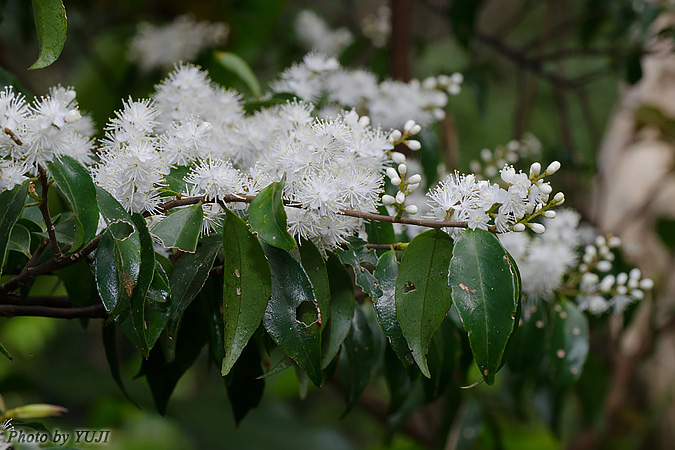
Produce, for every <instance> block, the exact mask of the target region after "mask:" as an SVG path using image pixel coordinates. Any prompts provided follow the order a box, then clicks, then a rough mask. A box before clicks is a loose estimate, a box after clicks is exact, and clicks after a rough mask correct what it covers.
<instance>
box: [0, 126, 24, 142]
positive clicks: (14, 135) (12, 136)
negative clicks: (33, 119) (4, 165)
mask: <svg viewBox="0 0 675 450" xmlns="http://www.w3.org/2000/svg"><path fill="white" fill-rule="evenodd" d="M2 131H4V132H5V134H6V135H7V136H9V137H10V139H12V140H13V141H14V143H15V144H16V145H23V142H21V139H19V136H17V135H16V134H14V132H13V131H12V130H10V129H9V128H5V129H4V130H2Z"/></svg>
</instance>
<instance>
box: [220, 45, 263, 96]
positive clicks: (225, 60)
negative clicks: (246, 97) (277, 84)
mask: <svg viewBox="0 0 675 450" xmlns="http://www.w3.org/2000/svg"><path fill="white" fill-rule="evenodd" d="M216 61H218V62H219V63H220V64H221V66H222V67H223V68H224V69H225V70H227V71H228V72H231V73H233V74H234V75H236V76H237V77H238V78H239V79H240V80H242V81H243V82H244V84H245V85H246V87H247V88H248V90H249V91H251V94H253V96H254V97H260V96H261V95H262V90H261V89H260V82H259V81H258V77H256V75H255V73H253V70H252V69H251V66H249V65H248V63H247V62H246V61H244V60H243V59H242V58H241V57H240V56H239V55H236V54H234V53H231V52H217V53H216Z"/></svg>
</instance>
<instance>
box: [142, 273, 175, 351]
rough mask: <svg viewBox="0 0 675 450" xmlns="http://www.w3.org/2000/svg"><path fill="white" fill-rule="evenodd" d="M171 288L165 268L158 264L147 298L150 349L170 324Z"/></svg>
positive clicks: (147, 332) (147, 333)
mask: <svg viewBox="0 0 675 450" xmlns="http://www.w3.org/2000/svg"><path fill="white" fill-rule="evenodd" d="M170 300H171V286H170V285H169V276H168V275H167V274H166V271H165V270H164V268H163V267H162V266H161V265H159V264H156V265H155V273H154V274H153V277H152V284H150V287H149V288H148V293H147V294H146V296H145V323H146V324H147V327H148V329H147V330H146V339H147V342H148V348H152V347H154V346H155V343H156V342H157V339H159V336H160V334H161V333H162V331H164V329H165V328H166V326H167V324H168V323H169V315H170V313H171V301H170Z"/></svg>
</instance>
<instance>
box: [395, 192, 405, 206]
mask: <svg viewBox="0 0 675 450" xmlns="http://www.w3.org/2000/svg"><path fill="white" fill-rule="evenodd" d="M404 202H405V194H404V193H403V192H402V191H398V194H396V203H398V204H399V205H402V204H403V203H404Z"/></svg>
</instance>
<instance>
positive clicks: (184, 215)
mask: <svg viewBox="0 0 675 450" xmlns="http://www.w3.org/2000/svg"><path fill="white" fill-rule="evenodd" d="M203 219H204V212H203V211H202V205H201V204H196V205H191V206H187V207H185V208H181V209H179V210H176V211H174V212H172V213H171V214H169V215H168V216H166V217H165V218H164V219H162V221H161V222H159V223H158V224H157V225H155V226H154V227H153V228H152V230H150V232H151V233H152V234H153V235H154V236H155V237H157V239H159V240H160V241H162V244H163V245H164V247H166V248H177V249H179V250H182V251H184V252H188V253H194V252H195V249H196V248H197V241H198V240H199V232H200V231H201V229H202V221H203Z"/></svg>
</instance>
